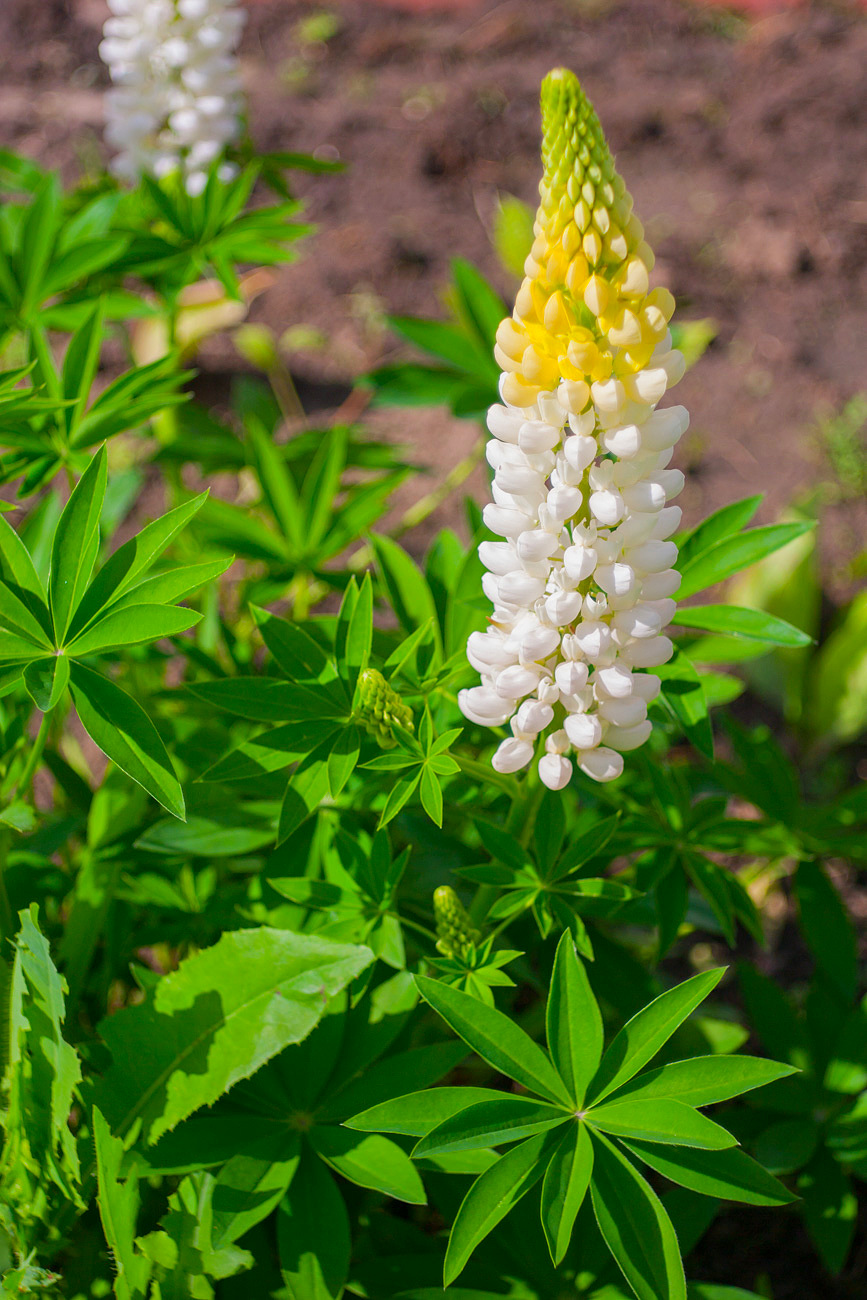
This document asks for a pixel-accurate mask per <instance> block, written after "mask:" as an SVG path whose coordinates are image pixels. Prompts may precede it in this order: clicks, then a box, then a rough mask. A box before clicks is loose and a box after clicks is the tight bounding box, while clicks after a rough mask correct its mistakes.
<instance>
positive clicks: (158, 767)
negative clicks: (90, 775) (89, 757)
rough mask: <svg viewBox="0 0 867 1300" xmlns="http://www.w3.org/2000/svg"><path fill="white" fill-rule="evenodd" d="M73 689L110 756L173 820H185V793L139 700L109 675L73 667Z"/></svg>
mask: <svg viewBox="0 0 867 1300" xmlns="http://www.w3.org/2000/svg"><path fill="white" fill-rule="evenodd" d="M70 674H71V675H70V686H71V688H72V698H73V701H74V703H75V708H76V711H77V712H78V716H79V718H80V720H81V725H82V726H83V727H84V730H85V731H86V732H87V734H88V735H89V736H90V738H91V740H92V741H93V743H94V744H95V745H98V746H99V748H100V749H101V750H102V752H103V753H104V754H105V755H106V757H107V758H110V759H111V761H112V762H113V763H114V764H115V765H116V766H117V767H119V768H120V770H121V771H122V772H126V774H127V776H131V777H132V779H133V780H134V781H137V782H138V783H139V785H140V786H143V787H144V789H145V790H147V792H148V794H150V795H152V796H153V798H154V799H156V801H157V803H160V804H162V806H163V807H164V808H165V809H166V811H167V812H170V813H171V814H172V816H174V817H179V818H181V819H183V816H184V795H183V791H182V790H181V785H180V782H179V781H178V778H177V777H176V776H175V770H174V768H173V767H172V761H171V759H170V758H169V756H168V754H167V752H166V747H165V745H164V744H163V742H162V740H161V739H160V736H159V733H158V732H157V729H156V727H155V726H154V724H153V723H152V722H151V720H150V718H149V717H148V716H147V714H146V713H145V711H144V710H143V709H142V708H141V706H140V705H139V704H136V702H135V700H134V699H133V698H132V697H131V696H130V695H127V694H126V692H125V691H122V690H121V689H120V687H119V686H115V684H114V682H111V681H109V680H108V678H107V677H100V675H99V674H98V673H95V672H93V670H92V669H90V668H86V667H85V665H84V664H81V663H73V664H72V665H71V669H70Z"/></svg>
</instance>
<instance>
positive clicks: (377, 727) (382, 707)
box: [356, 668, 413, 749]
mask: <svg viewBox="0 0 867 1300" xmlns="http://www.w3.org/2000/svg"><path fill="white" fill-rule="evenodd" d="M356 722H358V724H359V726H362V727H364V729H365V731H367V732H369V733H370V735H372V736H373V737H374V739H375V740H376V742H377V744H378V745H379V747H380V748H381V749H394V747H395V745H396V744H397V741H396V740H395V738H394V730H393V729H394V726H395V724H397V725H398V726H401V727H403V728H404V730H406V731H412V730H413V718H412V710H411V709H410V708H409V706H408V705H406V704H404V702H403V700H402V699H401V698H400V696H399V695H398V693H397V691H396V690H395V689H394V687H393V686H389V684H388V682H387V681H386V680H385V678H384V677H383V675H382V673H380V672H377V670H376V669H375V668H365V670H364V672H363V673H362V674H361V676H360V677H359V679H358V709H357V711H356Z"/></svg>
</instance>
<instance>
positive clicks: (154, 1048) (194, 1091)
mask: <svg viewBox="0 0 867 1300" xmlns="http://www.w3.org/2000/svg"><path fill="white" fill-rule="evenodd" d="M372 960H373V953H372V952H370V950H369V949H368V948H362V947H353V946H350V945H346V944H334V943H330V942H328V941H327V940H325V939H319V938H316V937H314V936H308V935H296V934H292V933H290V932H289V931H283V930H271V929H267V928H265V927H262V928H260V929H257V930H235V931H229V932H227V933H225V934H224V935H223V936H222V938H221V939H220V940H219V941H218V943H216V944H215V945H214V946H213V947H212V948H207V949H205V950H204V951H203V952H200V953H197V954H196V955H195V956H193V957H189V958H188V959H187V960H186V961H185V962H183V963H182V964H181V966H180V967H179V969H178V970H177V971H175V972H174V973H172V974H170V975H166V976H164V978H163V979H162V980H161V981H160V982H159V983H158V984H157V986H156V988H155V989H154V991H153V993H152V995H151V996H150V997H149V998H148V1000H147V1002H145V1003H143V1004H142V1005H140V1006H136V1007H130V1008H127V1009H125V1010H123V1011H120V1012H118V1013H117V1015H114V1016H111V1017H110V1018H109V1019H107V1020H104V1021H103V1022H102V1024H101V1026H100V1030H101V1033H102V1036H103V1038H104V1040H105V1042H106V1044H107V1046H108V1048H109V1051H110V1052H111V1055H112V1066H111V1068H110V1070H109V1071H108V1073H107V1074H106V1076H105V1078H104V1079H103V1080H102V1082H101V1083H100V1085H99V1087H98V1089H97V1103H98V1104H99V1105H100V1107H101V1108H102V1109H103V1111H104V1112H105V1115H106V1118H107V1119H108V1120H109V1123H110V1124H111V1126H112V1129H113V1131H114V1132H116V1133H120V1134H125V1133H128V1132H129V1131H130V1129H131V1127H132V1125H133V1124H134V1123H135V1122H136V1121H140V1122H141V1126H142V1138H143V1140H144V1141H145V1142H146V1143H152V1142H155V1141H156V1140H157V1138H158V1137H159V1136H160V1135H161V1134H162V1133H166V1132H168V1131H169V1130H170V1129H172V1128H174V1127H175V1125H176V1124H178V1123H180V1121H181V1120H182V1119H185V1118H186V1117H187V1116H188V1115H191V1114H192V1113H193V1111H195V1110H197V1109H198V1108H199V1107H201V1106H207V1105H210V1104H211V1103H212V1102H214V1101H216V1099H217V1098H218V1097H219V1096H221V1095H222V1093H224V1092H225V1091H226V1090H227V1089H228V1088H230V1087H231V1086H232V1085H233V1084H234V1083H237V1082H238V1080H240V1079H246V1078H248V1077H249V1076H250V1075H251V1074H252V1073H253V1072H254V1071H255V1070H257V1069H258V1068H259V1067H260V1066H261V1065H264V1063H265V1062H266V1061H268V1060H270V1058H271V1057H272V1056H274V1055H275V1054H276V1053H277V1052H279V1051H282V1050H283V1048H284V1047H286V1046H288V1045H289V1044H290V1043H297V1042H300V1041H301V1040H302V1039H303V1038H305V1037H306V1036H307V1034H309V1033H310V1031H311V1029H313V1027H314V1026H315V1025H316V1024H317V1022H318V1021H319V1019H320V1017H321V1015H322V1013H323V1011H324V1010H325V1007H326V1005H327V1003H328V999H329V998H330V997H333V996H334V994H336V993H338V992H339V991H340V990H341V989H343V988H345V986H346V985H347V984H348V983H349V981H350V980H352V979H354V978H355V976H356V975H358V974H359V973H360V972H361V971H362V970H364V969H365V967H366V966H368V965H369V964H370V962H371V961H372Z"/></svg>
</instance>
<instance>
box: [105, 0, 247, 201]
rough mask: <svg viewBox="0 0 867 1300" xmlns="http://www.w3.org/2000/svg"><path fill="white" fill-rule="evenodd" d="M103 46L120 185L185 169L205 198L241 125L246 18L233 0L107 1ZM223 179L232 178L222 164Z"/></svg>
mask: <svg viewBox="0 0 867 1300" xmlns="http://www.w3.org/2000/svg"><path fill="white" fill-rule="evenodd" d="M108 5H109V8H110V10H111V17H110V18H108V19H107V20H106V23H105V27H104V29H103V40H102V43H101V45H100V47H99V52H100V55H101V57H102V59H103V61H104V62H105V63H106V64H107V65H108V69H109V72H110V74H111V80H112V83H113V85H112V89H111V90H110V91H109V92H108V94H107V96H106V118H107V122H106V139H107V140H108V142H109V144H111V145H112V146H113V147H114V148H116V149H117V150H118V151H119V152H118V155H117V157H116V158H115V159H114V160H113V162H112V170H113V171H114V172H115V174H116V175H117V176H119V177H121V178H122V179H123V180H128V181H135V180H137V179H138V178H139V177H140V176H142V175H145V174H147V175H153V176H157V177H160V176H166V175H168V174H169V173H170V172H174V171H180V172H181V174H182V175H183V177H184V183H185V185H186V189H187V192H188V193H189V194H191V195H196V194H200V193H201V192H202V190H203V189H204V187H205V184H206V182H207V178H208V169H209V168H210V166H211V164H212V163H213V162H214V160H215V159H217V158H219V157H220V155H221V154H222V153H223V151H224V150H225V148H226V145H227V144H229V143H231V141H233V140H235V139H236V138H237V137H238V135H239V133H240V127H241V112H242V108H243V98H242V93H241V82H240V77H239V75H238V60H237V55H236V53H235V51H236V48H237V44H238V40H239V37H240V34H241V30H242V28H243V25H244V17H245V15H244V13H243V12H242V10H241V9H240V8H239V7H238V5H237V4H235V3H233V0H108ZM224 168H225V170H224V171H223V175H224V177H226V178H228V177H229V176H231V175H232V174H233V170H234V169H232V168H231V167H230V166H229V165H228V164H224Z"/></svg>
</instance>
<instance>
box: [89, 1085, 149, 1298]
mask: <svg viewBox="0 0 867 1300" xmlns="http://www.w3.org/2000/svg"><path fill="white" fill-rule="evenodd" d="M93 1141H94V1145H95V1147H96V1177H97V1184H98V1187H99V1196H98V1198H97V1204H98V1206H99V1217H100V1219H101V1221H102V1230H103V1232H104V1233H105V1240H106V1242H107V1243H108V1248H109V1250H110V1251H111V1255H112V1259H113V1261H114V1268H115V1276H114V1293H115V1295H116V1296H117V1297H118V1300H144V1296H145V1293H146V1290H147V1284H148V1278H149V1277H150V1272H151V1266H150V1263H149V1261H148V1260H147V1259H145V1258H144V1256H142V1255H139V1254H138V1253H137V1252H136V1249H135V1244H134V1243H135V1229H136V1220H137V1218H138V1208H139V1193H138V1179H137V1178H136V1177H135V1176H130V1177H129V1178H127V1179H126V1180H125V1181H124V1182H121V1179H120V1167H121V1163H122V1161H123V1156H124V1149H123V1142H122V1141H121V1140H120V1138H116V1137H112V1135H111V1131H110V1129H109V1127H108V1124H107V1123H106V1121H105V1118H104V1116H103V1115H102V1113H101V1111H100V1110H99V1108H98V1107H97V1106H94V1108H93Z"/></svg>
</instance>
